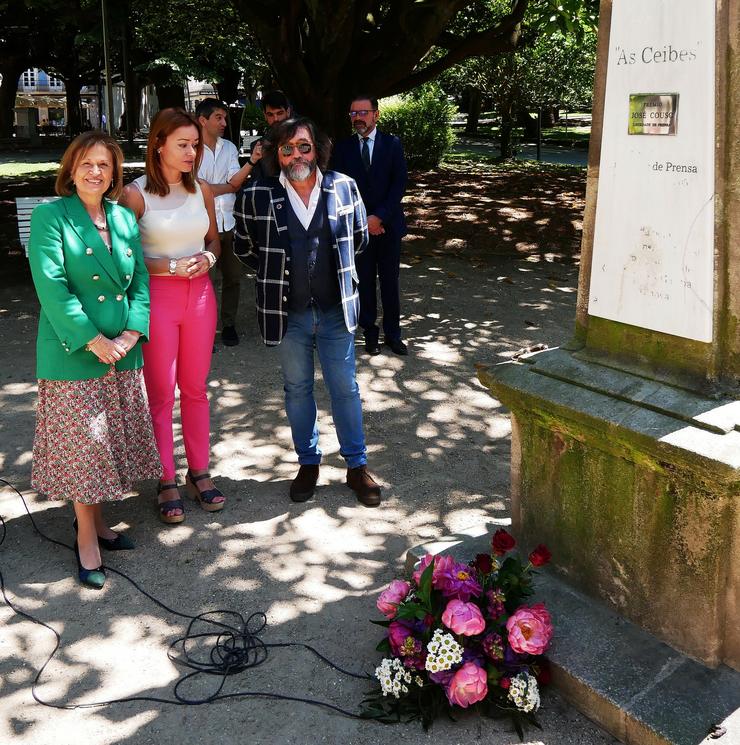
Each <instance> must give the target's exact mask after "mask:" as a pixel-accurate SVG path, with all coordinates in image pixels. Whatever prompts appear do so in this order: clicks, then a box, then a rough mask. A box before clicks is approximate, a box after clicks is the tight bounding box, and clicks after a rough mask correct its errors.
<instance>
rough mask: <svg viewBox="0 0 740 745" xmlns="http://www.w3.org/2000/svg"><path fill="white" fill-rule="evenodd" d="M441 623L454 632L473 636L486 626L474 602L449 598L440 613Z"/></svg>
mask: <svg viewBox="0 0 740 745" xmlns="http://www.w3.org/2000/svg"><path fill="white" fill-rule="evenodd" d="M442 623H443V624H444V625H445V626H447V628H448V629H451V630H452V631H454V633H456V634H462V635H463V636H474V635H475V634H480V633H481V631H483V630H484V629H485V628H486V622H485V621H484V620H483V615H482V614H481V612H480V609H479V608H478V606H477V605H476V604H475V603H463V601H462V600H450V602H449V603H447V607H446V608H445V609H444V613H442Z"/></svg>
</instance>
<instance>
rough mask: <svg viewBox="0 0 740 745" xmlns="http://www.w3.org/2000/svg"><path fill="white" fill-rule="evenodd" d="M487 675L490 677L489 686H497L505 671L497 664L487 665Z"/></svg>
mask: <svg viewBox="0 0 740 745" xmlns="http://www.w3.org/2000/svg"><path fill="white" fill-rule="evenodd" d="M486 676H487V678H488V687H489V688H490V687H491V686H497V685H498V682H499V680H501V678H502V676H503V672H501V670H499V669H498V668H497V667H496V666H495V665H486Z"/></svg>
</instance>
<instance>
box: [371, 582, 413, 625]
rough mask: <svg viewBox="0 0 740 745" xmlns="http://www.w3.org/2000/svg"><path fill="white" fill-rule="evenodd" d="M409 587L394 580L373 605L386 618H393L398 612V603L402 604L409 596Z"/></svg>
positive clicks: (406, 583)
mask: <svg viewBox="0 0 740 745" xmlns="http://www.w3.org/2000/svg"><path fill="white" fill-rule="evenodd" d="M410 589H411V585H410V584H409V583H408V582H404V581H403V580H401V579H394V580H393V582H391V583H390V585H388V587H387V588H386V589H385V590H383V592H381V593H380V595H379V596H378V600H377V602H376V603H375V605H377V606H378V610H379V611H380V612H381V613H382V614H383V615H384V616H385V617H386V618H393V617H394V616H395V615H396V610H398V605H399V603H402V602H403V601H404V600H405V599H406V596H407V595H408V594H409V590H410Z"/></svg>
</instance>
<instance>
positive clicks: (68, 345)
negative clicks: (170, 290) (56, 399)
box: [28, 194, 149, 380]
mask: <svg viewBox="0 0 740 745" xmlns="http://www.w3.org/2000/svg"><path fill="white" fill-rule="evenodd" d="M103 203H104V206H105V213H106V216H107V220H108V229H109V231H110V238H111V243H112V246H113V251H112V254H111V253H109V252H108V249H107V248H106V246H105V243H103V239H102V238H101V237H100V235H99V234H98V231H97V230H96V229H95V226H94V225H93V223H92V220H91V219H90V217H89V215H88V214H87V212H86V211H85V208H84V206H83V204H82V202H81V201H80V200H79V198H78V197H77V195H76V194H74V195H72V196H71V197H62V198H61V199H58V200H56V201H55V202H49V203H47V204H40V205H39V206H38V207H36V208H35V209H34V211H33V214H32V215H31V237H30V240H29V244H28V260H29V263H30V265H31V274H32V275H33V283H34V285H35V286H36V293H37V294H38V296H39V301H40V303H41V314H40V316H39V328H38V337H37V340H36V375H37V377H38V378H41V379H46V380H86V379H90V378H100V377H102V376H103V375H105V374H106V373H107V372H108V370H109V369H110V365H104V364H103V363H102V362H99V361H98V358H97V357H96V356H95V355H94V354H93V353H92V352H88V351H87V350H86V349H85V345H86V344H87V343H88V342H89V341H90V340H92V339H93V338H95V337H96V336H97V335H98V333H103V334H105V336H107V337H108V338H113V337H115V336H118V334H120V333H121V332H122V331H125V330H126V329H131V330H132V331H139V332H141V335H142V337H141V339H142V340H145V339H146V337H147V336H148V335H149V273H148V272H147V269H146V265H145V264H144V257H143V254H142V250H141V239H140V237H139V229H138V227H137V224H136V218H135V217H134V214H133V212H131V211H130V210H128V209H126V208H125V207H121V206H119V205H117V204H113V203H112V202H109V201H108V200H103ZM142 364H143V359H142V353H141V343H139V344H137V345H136V346H135V347H134V348H133V349H132V350H131V351H130V352H129V353H128V354H127V355H126V356H125V357H124V358H123V359H122V360H120V361H119V362H117V363H116V369H118V370H133V369H136V368H139V367H141V366H142Z"/></svg>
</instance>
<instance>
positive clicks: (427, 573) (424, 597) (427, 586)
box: [416, 561, 434, 612]
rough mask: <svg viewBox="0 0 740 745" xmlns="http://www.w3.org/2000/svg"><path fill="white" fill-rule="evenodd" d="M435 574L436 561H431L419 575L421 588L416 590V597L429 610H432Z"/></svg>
mask: <svg viewBox="0 0 740 745" xmlns="http://www.w3.org/2000/svg"><path fill="white" fill-rule="evenodd" d="M433 574H434V561H431V562H429V566H428V567H427V568H426V569H425V570H424V571H423V572H422V573H421V577H419V589H418V590H417V591H416V597H417V598H418V599H419V602H420V603H421V604H422V606H423V607H424V608H425V609H426V610H427V611H429V612H431V610H432V575H433Z"/></svg>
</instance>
